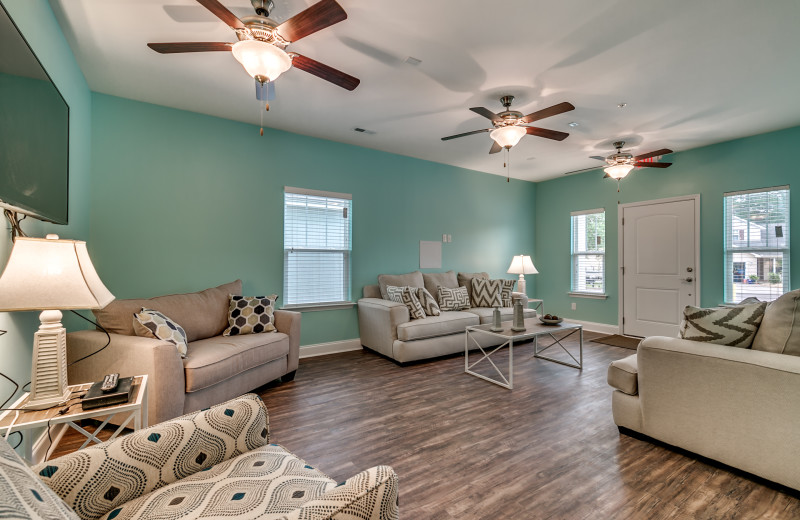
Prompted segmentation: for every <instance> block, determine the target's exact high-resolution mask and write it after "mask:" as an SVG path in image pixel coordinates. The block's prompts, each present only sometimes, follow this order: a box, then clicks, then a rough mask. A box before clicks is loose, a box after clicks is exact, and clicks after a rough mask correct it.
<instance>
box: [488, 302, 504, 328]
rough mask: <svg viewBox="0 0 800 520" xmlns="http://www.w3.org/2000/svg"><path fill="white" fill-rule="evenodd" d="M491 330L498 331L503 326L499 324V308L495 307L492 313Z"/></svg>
mask: <svg viewBox="0 0 800 520" xmlns="http://www.w3.org/2000/svg"><path fill="white" fill-rule="evenodd" d="M491 330H493V331H495V332H498V331H501V330H503V326H502V325H501V317H500V308H499V307H495V308H494V313H493V314H492V328H491Z"/></svg>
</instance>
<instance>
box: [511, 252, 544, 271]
mask: <svg viewBox="0 0 800 520" xmlns="http://www.w3.org/2000/svg"><path fill="white" fill-rule="evenodd" d="M506 272H507V273H508V274H536V273H538V272H539V271H537V270H536V267H534V265H533V262H532V261H531V257H530V256H528V255H516V256H515V257H514V258H513V259H512V260H511V265H510V266H508V271H506Z"/></svg>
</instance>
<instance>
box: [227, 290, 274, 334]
mask: <svg viewBox="0 0 800 520" xmlns="http://www.w3.org/2000/svg"><path fill="white" fill-rule="evenodd" d="M277 299H278V295H277V294H270V295H269V296H237V295H234V294H231V295H230V303H229V305H228V328H226V329H225V330H224V331H223V332H222V335H223V336H241V335H244V334H260V333H262V332H275V330H276V329H275V316H274V315H273V312H275V301H276V300H277Z"/></svg>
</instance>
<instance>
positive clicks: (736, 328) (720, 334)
mask: <svg viewBox="0 0 800 520" xmlns="http://www.w3.org/2000/svg"><path fill="white" fill-rule="evenodd" d="M766 307H767V304H766V303H755V304H750V305H737V306H735V307H719V308H715V309H700V308H698V307H693V306H691V305H687V306H686V308H685V309H684V310H683V323H681V328H680V333H681V338H683V339H688V340H691V341H703V342H706V343H716V344H717V345H727V346H730V347H740V348H750V345H751V344H752V343H753V336H754V335H755V333H756V330H758V326H759V324H760V323H761V319H762V318H763V317H764V309H765V308H766Z"/></svg>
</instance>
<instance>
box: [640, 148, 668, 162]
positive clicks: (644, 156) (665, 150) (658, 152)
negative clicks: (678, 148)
mask: <svg viewBox="0 0 800 520" xmlns="http://www.w3.org/2000/svg"><path fill="white" fill-rule="evenodd" d="M668 153H672V150H670V149H669V148H662V149H661V150H656V151H655V152H650V153H643V154H642V155H637V156H636V157H634V159H635V160H637V161H641V160H642V159H649V158H651V157H658V156H659V155H667V154H668Z"/></svg>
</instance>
